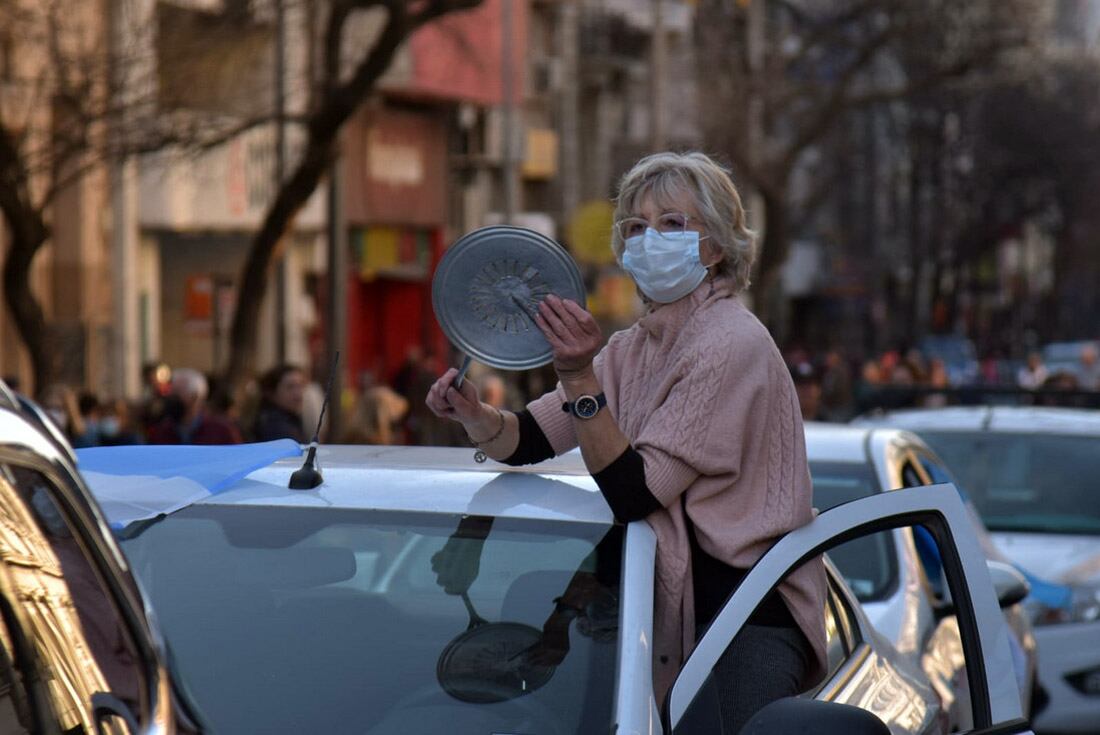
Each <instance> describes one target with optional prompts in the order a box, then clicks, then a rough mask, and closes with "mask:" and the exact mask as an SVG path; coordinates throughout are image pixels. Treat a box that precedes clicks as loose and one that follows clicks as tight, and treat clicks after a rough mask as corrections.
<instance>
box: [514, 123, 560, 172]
mask: <svg viewBox="0 0 1100 735" xmlns="http://www.w3.org/2000/svg"><path fill="white" fill-rule="evenodd" d="M521 168H522V173H523V178H525V179H543V180H545V179H552V178H554V176H556V175H557V173H558V134H557V133H556V132H554V131H553V130H549V129H546V128H529V129H528V130H527V145H526V150H525V151H524V155H523V166H522V167H521Z"/></svg>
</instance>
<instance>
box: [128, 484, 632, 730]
mask: <svg viewBox="0 0 1100 735" xmlns="http://www.w3.org/2000/svg"><path fill="white" fill-rule="evenodd" d="M622 537H623V534H622V527H621V526H612V525H608V524H598V523H571V522H560V521H545V520H529V519H506V518H497V519H493V518H489V517H484V516H456V515H449V514H441V513H396V512H378V511H362V510H340V509H303V508H286V507H267V506H250V507H249V506H232V507H231V506H216V505H205V506H204V505H199V506H193V507H191V508H188V509H185V510H182V511H180V512H178V513H175V514H173V515H171V516H169V517H167V518H166V519H164V520H163V521H161V522H159V523H156V524H154V525H151V526H149V527H147V528H146V529H145V530H144V531H143V532H142V533H140V534H138V535H136V536H134V537H133V538H130V539H128V540H125V541H124V544H123V545H124V548H125V551H126V553H127V556H128V557H129V559H130V560H131V562H132V565H133V568H134V570H135V571H136V572H137V574H138V576H139V578H140V580H141V582H142V584H143V586H144V588H145V589H146V591H147V592H148V594H149V596H150V598H151V602H152V604H153V607H154V609H156V611H157V616H158V618H159V620H160V623H161V626H162V629H163V631H164V635H165V638H166V640H167V642H168V646H169V649H170V653H171V665H172V668H173V670H174V673H175V674H176V676H177V677H178V680H179V681H180V682H182V685H183V687H184V688H185V689H186V690H187V691H188V694H189V698H190V699H191V701H192V703H193V704H194V706H195V708H196V709H197V710H198V712H199V716H200V717H201V718H202V719H203V720H204V721H205V723H206V725H207V729H208V731H209V732H213V733H241V732H263V733H303V732H354V733H370V734H372V735H384V734H386V733H404V732H448V733H470V734H471V735H472V734H473V733H478V734H479V735H486V734H487V733H513V732H514V733H519V732H536V731H537V732H543V731H545V732H563V733H564V732H598V731H601V730H606V729H607V727H608V723H609V722H610V719H611V715H612V693H613V687H614V683H615V672H614V666H615V663H614V662H615V650H616V641H617V637H618V599H619V576H620V566H621V555H622ZM463 592H465V593H466V595H464V594H463ZM559 598H560V600H561V604H556V601H557V600H559ZM563 611H564V613H563Z"/></svg>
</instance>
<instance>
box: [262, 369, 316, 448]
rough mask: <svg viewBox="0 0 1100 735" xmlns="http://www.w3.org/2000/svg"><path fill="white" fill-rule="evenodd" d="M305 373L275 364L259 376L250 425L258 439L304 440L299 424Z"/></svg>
mask: <svg viewBox="0 0 1100 735" xmlns="http://www.w3.org/2000/svg"><path fill="white" fill-rule="evenodd" d="M305 389H306V376H305V373H303V372H302V370H301V368H299V367H297V366H295V365H289V364H283V365H276V366H275V367H273V368H271V369H270V370H268V371H267V372H266V373H264V374H263V375H262V376H261V377H260V394H261V397H260V408H259V410H258V411H257V412H256V421H255V423H254V424H253V426H252V437H253V438H254V439H255V440H256V441H258V442H266V441H272V440H274V439H293V440H294V441H296V442H299V443H303V444H304V443H305V442H306V441H308V437H307V436H306V431H305V427H304V426H303V424H302V407H303V403H304V397H305Z"/></svg>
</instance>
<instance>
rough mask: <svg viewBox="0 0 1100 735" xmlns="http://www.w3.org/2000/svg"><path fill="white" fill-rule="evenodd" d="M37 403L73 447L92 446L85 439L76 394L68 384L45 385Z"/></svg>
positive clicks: (82, 420) (84, 430)
mask: <svg viewBox="0 0 1100 735" xmlns="http://www.w3.org/2000/svg"><path fill="white" fill-rule="evenodd" d="M38 403H39V405H40V406H42V410H43V411H45V412H46V415H47V416H49V417H50V420H51V421H53V423H54V425H55V426H56V427H57V428H58V429H60V430H61V433H62V434H64V435H65V438H66V439H68V440H69V444H71V445H72V447H73V448H74V449H83V448H84V447H90V446H92V445H91V444H88V443H87V442H86V440H85V435H86V433H87V432H86V429H85V426H84V419H83V417H81V415H80V408H79V406H78V405H77V401H76V394H75V393H73V390H72V389H71V388H70V387H69V386H67V385H65V384H63V383H54V384H52V385H49V386H47V387H46V389H45V390H44V391H42V393H41V395H39V397H38Z"/></svg>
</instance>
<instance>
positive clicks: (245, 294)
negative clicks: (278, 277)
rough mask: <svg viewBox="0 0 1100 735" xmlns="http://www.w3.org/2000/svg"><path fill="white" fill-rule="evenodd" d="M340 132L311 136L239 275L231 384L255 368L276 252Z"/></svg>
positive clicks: (228, 373) (229, 369) (232, 331)
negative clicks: (262, 309)
mask: <svg viewBox="0 0 1100 735" xmlns="http://www.w3.org/2000/svg"><path fill="white" fill-rule="evenodd" d="M337 130H338V128H337ZM335 137H336V131H335V130H334V131H332V134H331V135H328V136H327V138H324V139H317V138H314V137H313V136H312V135H311V136H310V139H309V144H308V146H307V148H306V152H305V156H304V157H303V158H302V161H301V162H300V163H299V164H298V167H297V169H295V171H294V174H293V175H292V176H291V177H290V179H289V180H288V181H287V182H286V183H285V184H284V185H283V186H282V188H280V189H279V192H278V194H277V195H276V197H275V201H274V202H273V203H272V205H271V208H270V209H269V210H268V212H267V216H266V217H264V221H263V224H262V225H261V227H260V229H259V230H258V231H257V232H256V235H255V237H253V238H252V243H251V245H250V247H249V249H248V257H247V258H246V259H245V263H244V267H243V269H242V270H241V274H240V279H239V281H238V286H237V308H236V311H235V312H234V314H233V324H232V326H231V327H230V332H229V339H230V352H229V365H228V367H227V369H226V378H227V379H228V381H229V385H230V386H233V387H239V386H240V385H241V384H242V383H243V382H244V381H245V380H247V378H248V377H249V376H250V375H251V374H252V372H253V370H254V368H255V360H256V328H257V325H258V324H259V322H260V306H261V304H262V303H263V298H264V293H265V292H266V290H267V280H268V275H269V271H270V267H271V259H272V255H274V253H275V249H276V247H277V246H278V244H279V242H280V241H281V240H282V238H283V235H284V234H285V233H286V232H287V230H289V229H290V226H291V224H292V223H293V221H294V217H295V216H296V215H297V214H298V212H299V211H301V209H302V207H304V206H305V204H306V202H307V201H309V197H310V196H311V195H312V194H313V192H314V190H315V189H316V188H317V185H318V184H319V183H320V181H321V178H322V177H323V176H324V174H325V171H326V170H327V169H328V166H329V163H330V161H331V160H332V151H333V148H334V141H335Z"/></svg>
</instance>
